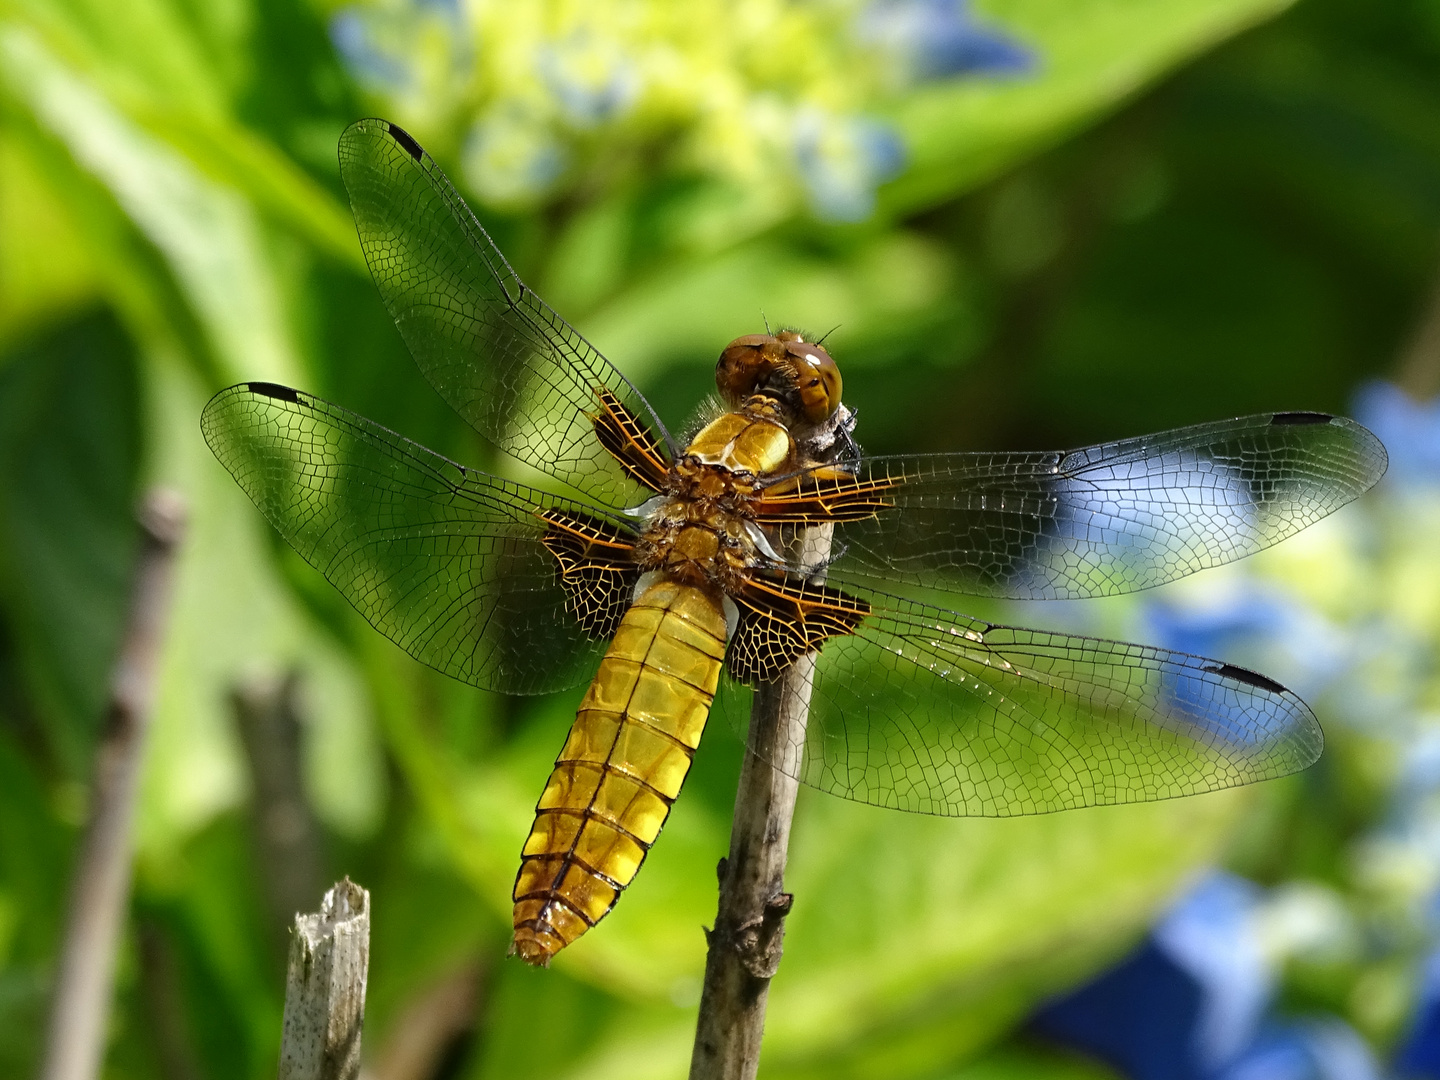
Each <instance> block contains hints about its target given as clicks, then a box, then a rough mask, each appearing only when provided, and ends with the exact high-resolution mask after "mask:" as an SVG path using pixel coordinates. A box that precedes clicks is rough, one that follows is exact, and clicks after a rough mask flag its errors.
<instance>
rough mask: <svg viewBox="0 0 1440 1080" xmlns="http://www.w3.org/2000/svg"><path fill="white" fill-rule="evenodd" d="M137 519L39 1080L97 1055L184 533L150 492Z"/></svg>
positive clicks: (96, 1064) (169, 500) (50, 1079)
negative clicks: (137, 538) (126, 603)
mask: <svg viewBox="0 0 1440 1080" xmlns="http://www.w3.org/2000/svg"><path fill="white" fill-rule="evenodd" d="M139 518H140V527H141V536H142V540H141V548H140V556H139V559H138V562H137V565H136V573H135V583H134V585H133V586H132V589H131V593H130V611H129V616H128V621H127V623H126V626H125V636H124V638H123V639H122V641H121V644H120V655H119V657H118V658H117V659H116V662H115V670H114V672H113V673H112V675H111V679H110V701H109V705H108V706H107V708H106V714H105V724H104V728H103V730H102V732H101V735H100V744H99V747H98V750H97V752H96V755H95V779H94V787H93V790H92V791H91V801H90V815H89V820H88V821H87V822H86V825H85V834H84V837H83V838H82V840H81V842H80V854H79V860H78V862H77V864H76V867H75V877H74V879H73V880H72V882H71V886H70V900H69V907H68V910H67V912H66V919H65V937H64V943H63V945H62V946H61V952H60V964H59V967H58V969H57V972H56V978H55V992H54V996H53V997H52V999H51V1003H50V1019H49V1028H48V1030H47V1033H46V1040H45V1057H44V1062H43V1064H42V1066H41V1070H40V1076H41V1077H42V1078H43V1080H93V1078H94V1077H95V1076H96V1075H98V1073H99V1070H100V1060H101V1056H102V1055H103V1053H104V1049H105V1027H106V1022H107V1020H108V1018H109V1014H110V993H111V984H112V981H113V978H114V973H115V948H116V943H117V941H118V940H119V936H120V926H121V923H122V921H123V919H124V916H125V909H126V907H127V906H128V900H129V896H130V873H131V866H130V862H131V831H132V827H133V825H134V821H135V798H136V790H137V787H138V782H139V775H140V765H141V762H142V761H143V760H144V751H145V742H146V734H147V732H148V730H149V727H150V711H151V707H152V705H153V704H154V697H155V671H156V668H157V667H158V664H159V658H160V647H161V644H162V642H163V639H164V636H165V625H166V621H167V617H168V615H169V612H170V595H171V591H172V582H173V577H174V564H175V549H176V547H177V545H178V544H179V542H180V538H181V535H182V534H183V532H184V529H185V509H184V504H183V502H182V501H181V499H180V496H179V495H177V494H175V493H174V492H171V491H152V492H151V493H150V494H149V495H147V496H146V498H145V501H144V503H143V504H142V505H141V507H140V514H139Z"/></svg>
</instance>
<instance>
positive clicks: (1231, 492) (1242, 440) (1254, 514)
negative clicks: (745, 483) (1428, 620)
mask: <svg viewBox="0 0 1440 1080" xmlns="http://www.w3.org/2000/svg"><path fill="white" fill-rule="evenodd" d="M1385 467H1386V456H1385V448H1384V447H1383V446H1382V445H1381V444H1380V441H1379V440H1378V439H1376V438H1375V436H1374V435H1372V434H1371V433H1370V432H1369V431H1367V430H1366V429H1365V428H1363V427H1361V426H1360V425H1359V424H1357V423H1355V422H1354V421H1353V420H1346V419H1344V418H1341V417H1334V416H1328V415H1326V414H1323V413H1266V414H1263V415H1260V416H1247V417H1242V418H1240V419H1238V420H1227V421H1222V422H1220V423H1214V424H1202V425H1199V426H1197V427H1188V428H1180V429H1178V430H1175V431H1167V432H1162V433H1160V434H1158V435H1146V436H1143V437H1141V438H1136V439H1125V440H1123V441H1120V442H1114V443H1104V444H1102V445H1099V446H1090V447H1086V448H1084V449H1082V450H1072V451H1069V452H1054V453H1017V454H1006V453H995V454H936V455H921V456H908V457H877V458H871V459H868V460H866V461H863V462H862V463H861V464H860V466H859V467H858V469H857V470H856V472H855V476H854V480H853V483H852V484H851V485H850V486H851V487H852V488H853V490H854V491H855V493H856V494H855V495H854V496H853V499H854V500H855V502H856V504H857V505H860V506H861V507H862V508H863V506H865V505H875V504H879V503H883V504H886V505H885V506H884V508H882V509H879V510H878V512H876V513H875V514H874V515H873V516H869V517H868V518H864V519H862V520H851V521H841V522H840V523H838V524H837V525H836V529H835V539H834V550H835V551H836V552H838V555H837V557H836V558H835V561H834V563H833V564H832V565H831V567H830V570H829V579H830V580H831V581H834V582H846V581H855V580H861V581H866V582H877V581H878V582H883V583H886V584H893V583H894V582H897V581H898V582H904V583H906V584H911V585H918V586H925V587H935V588H943V589H950V590H953V591H957V592H963V593H968V594H971V595H982V596H1003V597H1010V598H1014V599H1027V600H1028V599H1057V598H1076V597H1086V596H1109V595H1112V594H1115V593H1123V592H1132V591H1135V590H1139V589H1148V588H1150V587H1151V586H1154V585H1160V584H1162V583H1164V582H1167V581H1173V580H1175V579H1176V578H1180V577H1184V576H1185V575H1187V574H1193V573H1195V572H1196V571H1197V570H1203V569H1205V568H1206V567H1210V566H1218V565H1220V564H1222V563H1227V562H1232V561H1234V560H1235V559H1240V558H1243V557H1245V556H1246V555H1250V554H1253V553H1254V552H1256V551H1259V550H1261V549H1262V548H1266V547H1269V546H1270V545H1271V544H1274V543H1276V542H1277V541H1280V540H1283V539H1284V538H1285V537H1287V536H1290V535H1292V534H1294V533H1296V532H1298V531H1300V530H1301V529H1303V528H1305V527H1306V526H1307V525H1311V524H1313V523H1314V522H1316V521H1318V520H1319V519H1320V518H1322V517H1324V516H1325V515H1327V514H1329V513H1331V512H1332V511H1334V510H1336V509H1338V508H1339V507H1341V506H1344V505H1345V504H1346V503H1348V502H1350V501H1351V500H1352V499H1354V498H1356V497H1357V496H1358V495H1360V494H1361V493H1362V492H1364V491H1365V490H1367V489H1368V488H1369V487H1371V485H1373V484H1374V483H1375V482H1376V481H1377V480H1378V479H1379V478H1380V477H1381V476H1382V475H1383V474H1384V472H1385ZM782 483H783V482H782ZM788 483H789V485H790V486H791V491H790V492H789V493H788V494H782V495H780V496H778V497H770V496H768V495H767V497H766V500H765V503H766V504H768V505H769V509H770V518H771V520H772V521H778V520H783V515H784V513H785V509H784V508H785V506H786V505H787V504H788V505H789V506H790V507H792V508H793V509H794V510H795V511H796V514H795V515H794V518H795V521H796V522H798V523H804V522H813V521H819V520H824V519H825V515H826V513H836V514H840V515H841V516H843V513H844V506H845V500H846V498H847V495H846V493H845V491H844V490H843V489H844V487H845V484H844V482H837V481H835V480H833V479H831V480H828V481H826V482H824V483H820V482H819V481H817V480H814V479H807V478H806V477H803V476H802V477H800V478H799V479H798V483H797V482H796V481H795V480H791V481H788ZM822 504H823V505H822ZM826 507H828V508H831V509H826ZM817 508H818V509H817Z"/></svg>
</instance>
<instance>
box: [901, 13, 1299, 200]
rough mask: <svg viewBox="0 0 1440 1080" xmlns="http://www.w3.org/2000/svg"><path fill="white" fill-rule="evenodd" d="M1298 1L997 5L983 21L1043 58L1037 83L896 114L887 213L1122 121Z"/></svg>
mask: <svg viewBox="0 0 1440 1080" xmlns="http://www.w3.org/2000/svg"><path fill="white" fill-rule="evenodd" d="M1291 2H1293V0H1139V2H1133V0H1132V2H1122V0H994V2H992V3H988V4H985V5H984V7H983V9H982V10H983V11H984V13H985V14H986V15H987V16H991V17H993V18H994V19H995V20H996V21H998V22H999V24H1000V25H1002V26H1004V27H1005V29H1006V31H1007V32H1008V33H1010V34H1012V35H1013V36H1015V37H1016V38H1017V39H1019V40H1020V41H1022V42H1024V44H1025V45H1026V46H1027V47H1029V48H1030V49H1032V50H1034V52H1035V53H1036V54H1037V57H1038V70H1037V72H1036V73H1035V74H1034V75H1030V76H1019V77H1016V78H1011V79H989V78H967V79H957V80H952V81H950V82H946V83H937V84H934V85H932V86H927V87H925V88H923V89H921V90H919V91H917V92H915V93H913V94H911V95H909V96H908V97H907V99H906V100H904V101H903V102H902V103H901V104H900V105H899V106H898V107H897V108H896V109H895V110H894V112H893V119H894V120H895V122H896V123H898V125H899V127H900V131H901V134H902V135H903V137H904V139H905V144H906V148H907V150H908V152H909V165H908V167H907V168H906V170H905V171H904V173H902V174H901V175H900V176H899V177H898V178H897V179H895V180H894V181H892V182H891V183H890V184H888V185H886V186H885V187H884V188H882V189H881V194H880V206H881V213H882V214H884V215H887V216H890V217H895V216H899V215H902V214H913V213H915V212H916V211H919V210H922V209H924V208H926V207H929V206H934V205H935V204H937V203H939V202H943V201H946V200H948V199H951V198H954V197H955V196H956V195H957V194H959V193H961V192H962V191H965V190H967V189H969V188H972V187H974V186H975V185H976V184H979V183H981V182H983V181H985V180H987V179H989V178H990V177H993V176H995V175H996V174H997V173H999V172H1001V171H1002V170H1004V169H1006V168H1009V167H1010V166H1013V165H1015V164H1016V163H1018V162H1019V161H1021V160H1023V159H1024V158H1026V157H1028V156H1030V155H1033V154H1034V153H1036V152H1037V151H1039V150H1042V149H1044V148H1046V147H1048V146H1051V145H1053V144H1054V143H1056V142H1058V141H1059V140H1060V139H1062V138H1064V137H1066V136H1068V135H1072V134H1074V133H1075V131H1076V130H1078V129H1079V128H1080V127H1081V126H1083V125H1084V124H1087V123H1092V122H1094V121H1095V120H1096V119H1097V118H1098V117H1100V116H1102V115H1104V114H1105V113H1108V112H1110V111H1112V110H1113V109H1115V108H1116V107H1117V106H1119V105H1120V104H1121V103H1123V102H1124V101H1126V100H1127V99H1128V98H1131V97H1133V96H1134V95H1136V94H1137V93H1139V92H1140V91H1141V90H1142V89H1144V88H1145V87H1146V86H1147V85H1148V84H1150V83H1152V82H1153V81H1154V80H1156V79H1158V78H1160V77H1161V76H1163V75H1164V74H1165V73H1166V72H1167V71H1169V70H1171V69H1172V68H1174V67H1176V66H1177V65H1179V64H1182V63H1184V62H1185V61H1187V60H1190V59H1192V58H1193V57H1194V56H1196V55H1197V54H1199V53H1201V52H1203V51H1204V50H1206V49H1208V48H1211V47H1213V46H1215V45H1216V44H1218V43H1219V42H1221V41H1224V40H1225V39H1226V38H1228V37H1230V36H1232V35H1234V34H1236V33H1238V32H1239V31H1241V30H1245V29H1247V28H1249V27H1251V26H1254V25H1255V24H1257V23H1259V22H1261V21H1263V20H1265V19H1268V18H1271V17H1273V16H1275V15H1277V14H1279V13H1280V12H1281V11H1283V10H1285V8H1287V7H1288V6H1289V5H1290V3H1291Z"/></svg>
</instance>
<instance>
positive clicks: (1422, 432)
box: [1355, 382, 1440, 484]
mask: <svg viewBox="0 0 1440 1080" xmlns="http://www.w3.org/2000/svg"><path fill="white" fill-rule="evenodd" d="M1355 419H1357V420H1359V421H1360V422H1361V423H1362V424H1364V425H1365V426H1366V427H1368V428H1369V429H1370V430H1371V431H1373V432H1374V433H1375V434H1376V435H1378V436H1379V437H1380V441H1381V442H1382V443H1384V444H1385V449H1386V450H1388V451H1389V452H1390V476H1391V477H1392V478H1393V479H1395V480H1399V481H1401V482H1405V483H1422V484H1440V397H1437V398H1435V399H1433V400H1431V401H1429V402H1419V401H1416V400H1415V399H1414V398H1412V397H1411V396H1410V395H1409V394H1407V393H1406V392H1405V391H1404V390H1401V389H1400V388H1399V387H1398V386H1394V385H1392V384H1391V383H1386V382H1372V383H1367V384H1365V385H1364V386H1362V387H1361V388H1360V392H1359V393H1358V394H1356V395H1355Z"/></svg>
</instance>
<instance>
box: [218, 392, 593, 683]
mask: <svg viewBox="0 0 1440 1080" xmlns="http://www.w3.org/2000/svg"><path fill="white" fill-rule="evenodd" d="M201 428H202V430H203V432H204V435H205V441H206V442H207V443H209V444H210V448H211V450H213V451H214V452H215V456H216V457H217V458H219V459H220V462H221V464H223V465H224V466H225V467H226V468H227V469H228V470H229V471H230V472H231V474H233V475H234V477H235V479H236V480H237V481H238V482H239V484H240V486H241V488H243V489H244V491H245V493H246V494H247V495H249V496H250V498H251V499H252V500H254V502H255V505H256V506H258V507H259V508H260V510H261V511H262V512H263V513H264V515H265V516H266V517H267V518H268V519H269V520H270V522H271V524H272V525H274V526H275V528H276V529H277V530H279V532H280V534H281V535H282V536H283V537H284V538H285V539H286V541H288V542H289V544H290V545H291V546H292V547H293V548H294V549H295V550H296V551H298V552H299V553H300V554H301V555H302V556H303V557H304V558H305V560H306V561H307V562H309V563H310V564H311V565H312V566H314V567H315V568H316V569H318V570H319V571H320V572H321V573H322V574H324V575H325V577H326V578H327V579H328V580H329V581H330V583H331V584H333V585H334V586H335V587H336V588H337V589H339V590H340V592H341V593H342V594H344V596H345V598H346V599H347V600H349V601H350V603H351V604H353V605H354V606H355V608H356V609H357V610H358V611H359V612H360V613H361V614H362V615H364V616H365V618H366V619H368V620H369V621H370V623H371V625H373V626H374V627H375V628H376V629H377V630H379V631H380V632H381V633H382V634H384V635H385V636H386V637H388V638H389V639H390V640H392V641H394V642H395V643H396V644H397V645H399V646H400V647H401V648H403V649H404V650H405V651H406V652H408V653H409V654H410V655H411V656H413V657H415V658H416V659H417V660H420V661H422V662H423V663H426V664H429V665H430V666H431V667H434V668H437V669H438V670H440V671H443V672H445V674H447V675H451V676H454V677H455V678H457V679H460V680H461V681H462V682H467V683H470V684H472V685H474V686H479V687H482V688H484V689H487V690H496V691H501V692H505V693H514V694H533V693H543V692H545V691H549V690H556V689H560V688H563V687H567V686H573V685H574V684H576V683H578V682H581V681H583V680H584V679H586V678H589V677H590V676H591V675H592V674H593V672H594V669H595V665H596V663H597V662H598V660H599V658H600V655H601V653H602V652H603V650H604V642H603V640H599V638H598V636H597V635H596V634H595V633H594V632H593V627H592V628H591V629H590V630H587V628H586V627H585V626H584V625H582V621H581V620H580V619H578V618H577V617H576V612H575V607H574V603H575V601H574V597H573V596H572V595H571V594H569V593H567V591H566V589H565V588H564V587H563V586H562V584H561V581H560V575H559V568H558V565H557V560H556V557H555V555H554V554H552V552H551V551H550V550H548V549H547V547H546V546H545V538H546V536H547V532H548V531H549V530H550V527H549V526H547V524H546V522H545V521H544V520H542V518H541V516H540V515H542V514H543V515H546V516H547V517H550V518H557V517H559V516H563V515H569V516H570V517H571V518H576V519H585V520H594V521H597V522H598V521H600V520H601V519H600V518H599V517H597V516H596V512H595V511H594V510H591V509H589V508H585V507H580V506H578V505H576V504H571V503H567V502H565V501H564V500H560V499H555V498H553V497H550V496H547V495H545V494H543V493H541V492H538V491H534V490H532V489H529V488H525V487H522V486H521V485H518V484H512V483H509V482H506V481H502V480H498V479H496V478H494V477H491V476H487V475H485V474H484V473H477V472H474V471H472V470H468V469H465V468H463V467H462V466H459V465H456V464H455V463H453V462H451V461H449V460H447V459H445V458H443V457H441V456H439V455H438V454H434V453H431V452H430V451H429V450H426V449H425V448H424V447H421V446H418V445H417V444H415V443H412V442H410V441H409V440H408V439H404V438H401V437H400V436H399V435H396V434H395V433H393V432H391V431H388V430H387V429H385V428H383V427H380V426H379V425H378V424H373V423H371V422H370V421H368V420H365V419H364V418H363V417H359V416H356V415H355V414H353V413H350V412H347V411H346V410H344V409H341V408H339V407H337V406H335V405H331V404H329V403H328V402H325V401H322V400H320V399H319V398H315V397H312V396H311V395H309V394H306V393H302V392H300V391H296V390H290V389H288V388H286V387H280V386H274V385H271V384H267V383H247V384H242V385H239V386H232V387H230V388H229V389H228V390H222V391H221V392H220V393H219V394H217V395H215V397H214V398H212V399H211V401H210V403H209V404H208V405H206V407H205V412H204V415H203V416H202V418H201ZM617 528H618V526H617ZM553 542H554V540H553V538H552V543H553Z"/></svg>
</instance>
